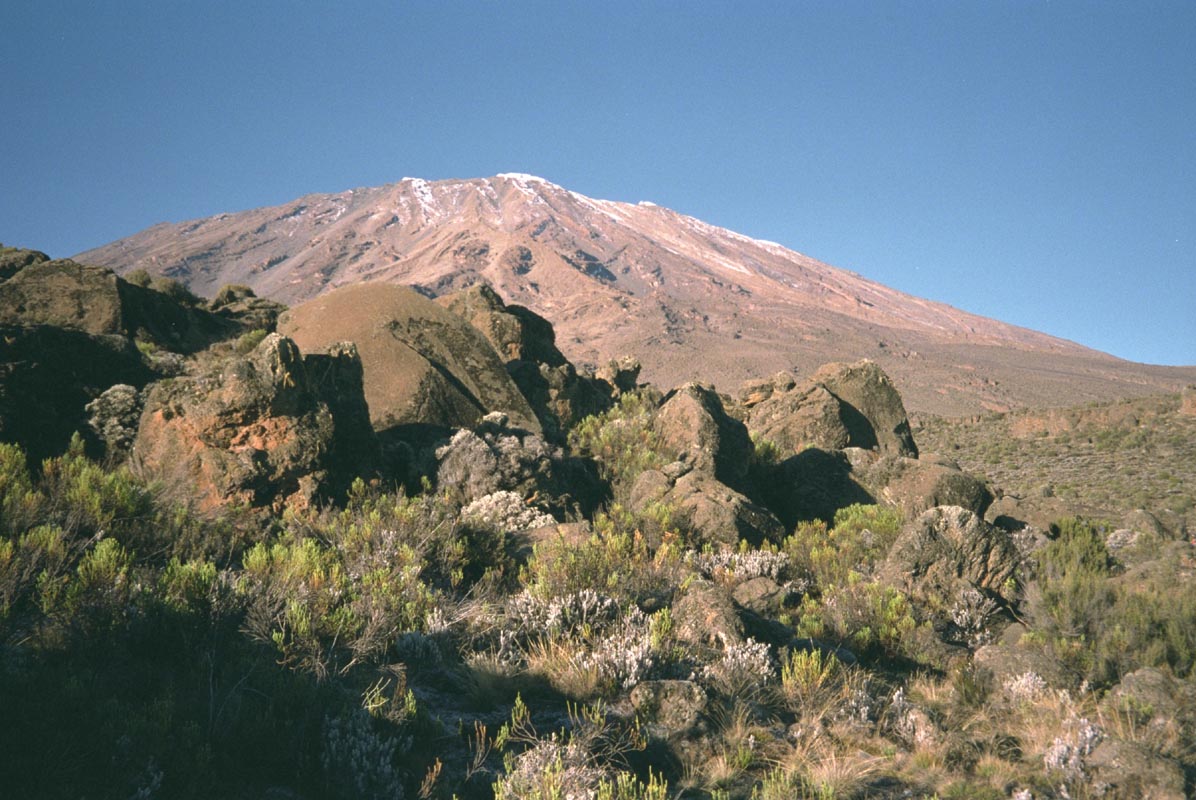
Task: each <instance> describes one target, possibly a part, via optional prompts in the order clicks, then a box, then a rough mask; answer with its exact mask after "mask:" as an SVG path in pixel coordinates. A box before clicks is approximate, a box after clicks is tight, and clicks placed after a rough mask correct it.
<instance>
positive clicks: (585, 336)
mask: <svg viewBox="0 0 1196 800" xmlns="http://www.w3.org/2000/svg"><path fill="white" fill-rule="evenodd" d="M77 258H78V259H79V260H82V261H87V262H90V263H96V264H100V265H104V266H110V267H113V268H114V269H116V270H117V271H119V272H129V271H131V270H134V269H139V268H144V269H147V270H149V271H150V272H152V273H158V274H163V275H167V276H170V277H174V278H177V279H179V280H181V281H183V282H184V283H187V284H188V285H189V286H190V288H192V289H193V290H194V291H197V292H199V293H201V294H208V295H210V294H213V293H214V292H215V291H216V290H217V289H218V288H219V287H220V286H221V285H224V284H226V283H245V284H248V285H250V286H252V287H253V288H254V289H255V291H257V292H258V293H259V294H261V295H264V296H268V297H271V298H273V299H278V300H282V301H284V302H288V303H295V302H298V301H302V300H306V299H309V298H311V297H314V296H316V295H318V294H320V293H322V292H324V291H327V290H329V289H331V288H335V287H336V286H340V285H345V284H347V283H357V282H361V281H369V280H385V281H389V282H395V283H403V284H407V285H411V286H414V287H416V288H417V289H419V290H420V291H422V292H424V293H425V294H428V295H430V296H435V295H440V294H444V293H446V292H449V291H453V290H455V289H459V288H464V287H466V286H469V285H472V284H474V283H477V282H479V281H485V282H487V283H489V284H491V285H492V286H493V287H494V289H495V290H496V291H497V292H498V294H499V295H500V296H502V298H503V299H504V300H505V301H506V302H508V303H518V304H521V305H525V306H527V307H529V308H531V309H532V310H533V311H536V312H537V313H539V314H541V315H543V316H545V317H547V318H548V319H549V320H551V321H552V322H553V324H554V326H555V327H556V329H557V331H558V335H559V338H560V346H561V349H562V350H563V351H564V352H565V353H566V354H567V355H568V356H569V357H570V358H571V359H573V360H574V361H577V362H581V363H597V362H600V361H603V360H606V359H609V358H612V357H615V356H619V355H622V354H625V353H631V354H633V355H636V356H637V357H638V358H640V359H641V361H643V363H644V368H645V369H644V374H645V376H646V377H647V378H649V379H651V380H654V381H656V382H659V383H662V384H666V385H671V384H674V383H679V382H681V381H683V380H691V379H703V380H713V381H714V382H716V383H717V384H718V385H719V386H720V388H722V389H724V390H731V389H733V388H734V385H735V384H736V383H738V382H739V381H742V380H744V379H747V378H753V377H761V376H764V375H767V374H770V373H772V372H775V371H777V370H782V369H788V370H793V371H796V372H799V373H800V372H809V371H811V370H813V369H815V368H816V367H817V366H818V365H820V364H822V363H824V362H826V361H831V360H843V361H853V360H856V359H857V358H859V357H868V358H873V359H874V360H876V361H878V363H881V364H882V366H883V367H884V368H885V369H886V371H888V372H889V374H890V375H892V376H893V378H894V380H895V381H896V382H897V383H898V385H899V386H900V387H901V391H902V393H903V394H904V395H906V396H907V397H908V398H909V403H910V405H911V407H912V408H914V409H916V410H921V411H932V412H935V413H940V414H956V415H963V414H969V413H975V412H977V411H983V410H997V411H1000V410H1007V409H1011V408H1017V407H1023V406H1046V405H1059V404H1062V403H1073V402H1075V401H1076V400H1077V399H1079V400H1081V401H1085V400H1094V401H1095V400H1106V399H1115V398H1119V397H1126V396H1134V395H1139V394H1148V393H1152V392H1161V391H1173V390H1176V389H1177V388H1179V387H1180V386H1182V385H1183V384H1184V383H1187V382H1192V381H1196V367H1193V368H1170V367H1155V366H1150V365H1136V364H1132V363H1131V362H1126V361H1122V360H1120V359H1117V358H1115V357H1114V356H1111V355H1108V354H1105V353H1100V352H1098V351H1095V350H1091V349H1089V348H1086V347H1083V346H1082V345H1078V344H1076V343H1074V342H1068V341H1066V340H1063V339H1059V338H1057V337H1053V336H1050V335H1048V334H1044V333H1040V332H1037V331H1033V330H1031V329H1028V328H1022V327H1019V326H1015V325H1011V324H1009V323H1005V322H1001V321H999V320H993V319H990V318H986V317H982V316H979V315H976V314H971V313H969V312H966V311H962V310H960V309H957V308H953V307H951V306H949V305H946V304H944V303H939V302H936V301H932V300H927V299H923V298H918V297H914V296H912V295H908V294H905V293H903V292H899V291H897V290H895V289H891V288H889V287H886V286H884V285H882V284H879V283H876V282H874V281H871V280H869V279H867V278H865V277H864V276H862V275H859V274H858V273H855V272H851V271H848V270H843V269H840V268H837V267H833V266H830V265H827V264H824V263H822V262H820V261H817V260H816V259H813V258H811V257H809V256H806V255H803V254H801V253H799V252H796V251H793V250H790V249H788V248H785V247H783V246H782V245H779V244H777V243H775V242H770V241H766V240H758V239H753V238H751V237H747V236H744V235H743V234H739V233H736V232H734V231H731V230H729V229H726V228H720V227H718V226H715V225H711V224H709V223H706V222H703V221H702V220H698V219H696V218H694V217H690V216H687V215H684V214H681V213H679V212H676V211H673V210H670V209H668V208H665V207H663V206H658V205H656V204H654V203H650V202H640V203H624V202H618V201H611V200H600V199H594V198H590V197H587V196H585V195H582V194H579V193H577V192H573V191H571V190H568V189H565V188H563V187H561V186H558V185H556V184H554V183H552V182H550V181H547V180H545V179H543V178H539V177H536V176H533V175H527V174H522V173H502V174H500V175H496V176H494V177H491V178H473V179H464V180H442V181H426V180H423V179H420V178H404V179H403V180H401V181H398V182H397V183H391V184H386V185H383V186H379V187H360V188H356V189H350V190H347V191H344V192H339V193H332V194H309V195H304V196H303V197H300V198H297V199H295V200H292V201H290V202H287V203H282V204H278V205H274V206H267V207H263V208H258V209H250V210H247V211H241V212H235V213H225V214H218V215H214V216H211V217H205V218H200V219H195V220H189V221H186V222H181V223H160V224H158V225H155V226H153V227H151V228H148V229H146V230H145V231H142V232H140V233H137V234H134V235H133V236H130V237H127V238H125V239H121V240H118V241H117V242H113V243H111V244H109V245H105V246H103V247H100V248H96V249H94V250H89V251H87V252H85V253H82V254H80V255H79V256H77Z"/></svg>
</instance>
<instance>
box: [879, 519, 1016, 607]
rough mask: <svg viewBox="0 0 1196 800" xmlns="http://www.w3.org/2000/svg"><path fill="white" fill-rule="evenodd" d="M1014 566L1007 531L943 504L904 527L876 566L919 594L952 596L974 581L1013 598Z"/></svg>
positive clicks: (886, 577) (894, 582)
mask: <svg viewBox="0 0 1196 800" xmlns="http://www.w3.org/2000/svg"><path fill="white" fill-rule="evenodd" d="M1017 566H1018V553H1017V548H1015V547H1014V545H1013V542H1012V541H1011V540H1010V538H1009V534H1008V533H1006V532H1005V531H1003V530H1001V529H1000V528H996V527H993V526H992V525H989V524H988V523H987V522H985V521H984V520H983V519H981V518H980V517H978V516H976V514H975V513H973V512H972V511H969V510H968V509H966V508H960V507H959V506H942V507H939V508H932V509H930V510H929V511H927V512H925V513H924V514H922V515H921V516H920V517H918V518H917V519H916V520H914V521H913V522H912V523H910V524H909V525H907V526H906V527H905V529H904V530H903V531H902V532H901V535H900V536H898V537H897V541H896V542H894V543H893V547H892V548H891V549H890V551H889V554H888V557H887V558H886V560H885V563H884V564H883V565H882V566H881V568H880V570H879V571H878V572H879V575H880V577H881V579H882V580H884V581H886V582H888V583H890V584H892V585H894V586H897V587H899V588H901V589H903V590H904V591H906V592H908V593H912V594H914V595H916V596H919V597H939V598H943V599H946V600H951V599H953V598H955V597H957V596H958V595H959V594H960V593H961V592H962V591H963V589H965V588H966V587H967V586H974V587H976V588H977V589H980V590H982V591H985V592H988V593H990V594H992V595H997V596H1002V597H1005V598H1006V599H1010V600H1012V599H1013V597H1014V594H1015V592H1016V586H1015V584H1016V581H1015V580H1014V575H1015V573H1016V571H1017Z"/></svg>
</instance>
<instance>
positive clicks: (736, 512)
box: [630, 462, 785, 546]
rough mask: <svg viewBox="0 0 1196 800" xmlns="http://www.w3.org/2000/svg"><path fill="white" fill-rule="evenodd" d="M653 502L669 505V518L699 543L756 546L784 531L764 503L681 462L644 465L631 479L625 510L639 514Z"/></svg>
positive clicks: (775, 540)
mask: <svg viewBox="0 0 1196 800" xmlns="http://www.w3.org/2000/svg"><path fill="white" fill-rule="evenodd" d="M653 503H663V504H665V505H667V506H668V507H669V508H671V509H672V512H673V513H672V523H673V524H674V525H676V526H678V527H679V528H681V529H683V530H686V531H688V532H689V533H690V534H691V535H692V536H693V537H694V539H695V540H696V541H697V542H698V543H700V544H711V545H720V544H727V545H732V546H735V545H738V544H739V542H740V540H743V541H747V542H749V543H751V544H753V545H756V546H759V545H760V544H761V543H762V542H765V541H770V542H777V541H780V540H781V539H782V538H783V537H784V535H785V526H784V525H782V524H781V521H780V520H778V519H777V518H776V516H775V515H774V514H773V513H772V512H771V511H769V510H768V509H767V508H764V507H763V506H760V505H757V504H756V503H754V502H752V501H751V500H750V499H748V498H747V497H745V496H744V495H742V494H740V493H739V492H737V491H735V490H734V489H732V488H731V487H729V486H727V485H726V484H724V483H721V482H720V481H718V480H717V479H715V478H714V476H713V475H710V474H709V473H706V472H702V471H700V470H695V469H691V468H690V467H689V465H688V464H685V463H682V462H676V463H673V464H669V465H667V466H666V467H665V468H664V469H663V470H647V471H645V472H643V473H641V474H640V476H639V477H638V478H637V479H636V481H635V484H634V485H633V486H632V489H631V499H630V506H631V510H632V511H634V512H637V513H642V512H644V511H646V510H647V509H648V508H649V506H651V505H652V504H653Z"/></svg>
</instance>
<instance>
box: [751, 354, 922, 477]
mask: <svg viewBox="0 0 1196 800" xmlns="http://www.w3.org/2000/svg"><path fill="white" fill-rule="evenodd" d="M740 396H741V399H742V402H743V404H744V406H745V407H747V408H748V409H749V411H748V418H747V425H748V429H749V430H750V431H751V432H752V435H753V436H755V437H757V438H759V439H763V440H766V441H769V442H772V443H773V444H775V445H776V446H777V447H778V448H779V449H780V451H781V453H782V455H793V454H794V453H800V452H801V451H802V450H804V449H805V448H807V447H818V448H820V449H823V450H841V449H843V448H846V447H861V448H864V449H869V450H871V449H877V450H880V451H881V452H882V453H886V454H891V455H900V456H914V457H916V456H917V455H918V448H917V446H916V445H915V444H914V438H913V434H912V433H911V432H910V427H909V419H908V417H907V416H906V413H905V405H904V404H903V403H902V402H901V396H900V395H899V394H898V393H897V390H896V388H894V386H893V383H892V381H890V380H889V377H888V376H887V375H885V373H884V371H883V370H881V368H880V367H878V366H877V365H876V364H874V363H873V362H871V361H860V362H857V363H855V364H827V365H825V366H823V367H822V368H820V369H819V370H818V371H817V372H815V373H814V375H812V376H811V377H810V379H809V380H808V381H806V382H805V383H803V384H797V383H795V381H794V380H793V377H792V376H791V375H789V374H788V373H780V374H778V375H775V376H773V377H772V378H771V379H769V380H767V381H757V382H752V383H748V384H744V386H743V387H742V388H741V389H740Z"/></svg>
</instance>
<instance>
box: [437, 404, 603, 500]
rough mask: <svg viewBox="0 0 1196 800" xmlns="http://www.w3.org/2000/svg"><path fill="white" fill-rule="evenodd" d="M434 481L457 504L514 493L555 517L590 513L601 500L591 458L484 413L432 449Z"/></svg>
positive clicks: (599, 485)
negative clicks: (571, 453)
mask: <svg viewBox="0 0 1196 800" xmlns="http://www.w3.org/2000/svg"><path fill="white" fill-rule="evenodd" d="M436 464H437V466H436V482H437V484H438V485H439V486H440V487H441V488H442V489H448V490H451V491H453V492H454V493H456V494H457V496H458V499H459V500H460V502H461V503H462V504H465V503H470V502H473V501H475V500H478V499H480V498H482V497H485V496H487V495H491V494H494V493H495V492H500V491H506V492H515V493H516V494H518V495H520V496H521V497H523V498H524V499H527V500H534V501H535V502H536V504H537V505H539V506H541V507H544V508H547V509H549V510H551V511H552V512H553V513H555V514H556V515H558V517H561V516H564V515H565V514H568V513H575V512H578V511H580V512H583V513H591V512H593V510H594V509H595V508H596V507H597V505H598V503H599V502H601V501H602V500H603V499H604V492H603V490H602V485H601V482H600V481H599V479H598V475H597V471H596V470H595V469H594V467H593V464H592V462H587V461H582V460H581V459H577V458H572V457H568V456H566V454H565V452H564V451H563V450H562V449H561V448H559V447H557V446H555V445H553V444H551V443H549V442H547V441H545V440H544V439H543V438H542V437H540V436H539V435H537V434H534V433H531V432H529V431H525V430H522V429H519V428H516V427H511V426H510V425H509V424H508V420H507V418H506V416H505V415H504V414H501V413H498V412H492V413H491V414H488V415H487V416H486V417H485V418H484V419H483V420H482V422H481V424H480V425H478V427H477V428H476V429H474V430H459V431H457V433H455V434H454V435H453V437H452V439H451V440H450V441H449V442H448V443H447V444H445V445H443V446H442V447H440V448H438V449H437V450H436Z"/></svg>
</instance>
